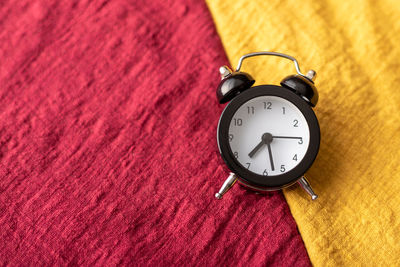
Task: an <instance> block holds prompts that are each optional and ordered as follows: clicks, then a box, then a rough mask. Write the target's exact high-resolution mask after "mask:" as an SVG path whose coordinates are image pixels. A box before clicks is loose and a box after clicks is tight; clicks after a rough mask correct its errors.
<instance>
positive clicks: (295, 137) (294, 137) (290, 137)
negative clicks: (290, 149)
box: [272, 136, 303, 139]
mask: <svg viewBox="0 0 400 267" xmlns="http://www.w3.org/2000/svg"><path fill="white" fill-rule="evenodd" d="M272 138H284V139H302V138H303V137H297V136H272Z"/></svg>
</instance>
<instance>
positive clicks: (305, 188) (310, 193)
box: [298, 176, 318, 200]
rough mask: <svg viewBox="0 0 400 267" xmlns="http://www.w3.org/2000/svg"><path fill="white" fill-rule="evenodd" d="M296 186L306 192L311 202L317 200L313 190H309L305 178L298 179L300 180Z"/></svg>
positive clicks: (309, 186)
mask: <svg viewBox="0 0 400 267" xmlns="http://www.w3.org/2000/svg"><path fill="white" fill-rule="evenodd" d="M298 184H299V185H300V186H301V188H303V189H304V191H306V192H307V194H309V195H310V196H311V199H312V200H316V199H317V198H318V195H317V194H315V192H314V190H313V189H312V188H311V185H310V183H309V182H308V181H307V179H306V177H305V176H303V177H301V178H300V180H299V181H298Z"/></svg>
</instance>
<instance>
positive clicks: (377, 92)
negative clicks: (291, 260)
mask: <svg viewBox="0 0 400 267" xmlns="http://www.w3.org/2000/svg"><path fill="white" fill-rule="evenodd" d="M207 3H208V6H209V8H210V10H211V13H212V15H213V18H214V21H215V23H216V26H217V30H218V33H219V35H220V37H221V39H222V42H223V45H224V48H225V50H226V53H227V55H228V57H229V59H230V62H231V64H232V65H233V66H236V64H237V61H238V59H239V57H240V56H242V55H243V54H246V53H249V52H255V51H263V50H265V51H279V52H283V53H287V54H290V55H292V56H294V57H296V58H297V59H298V61H299V63H300V66H301V68H302V70H303V71H307V70H308V69H315V70H316V71H317V74H318V76H317V79H316V86H317V88H318V89H319V93H320V101H319V103H318V106H317V107H316V109H315V112H316V114H317V116H318V118H319V121H320V126H321V134H322V136H321V138H322V139H321V148H320V152H319V155H318V157H317V160H316V162H315V164H314V165H313V167H312V168H311V169H310V170H309V172H308V173H307V176H308V178H309V180H310V183H311V184H312V186H313V188H314V189H315V191H316V192H317V193H318V194H319V196H320V197H319V199H318V201H316V202H311V201H310V200H309V197H308V196H307V195H306V194H305V193H304V192H302V190H301V189H300V188H298V187H297V188H296V187H291V188H289V189H286V190H284V194H285V196H286V198H287V201H288V203H289V206H290V208H291V212H292V214H293V216H294V218H295V220H296V222H297V224H298V227H299V230H300V233H301V235H302V238H303V240H304V242H305V245H306V248H307V250H308V253H309V256H310V259H311V262H312V263H313V264H314V265H315V266H343V265H352V264H353V265H354V264H356V265H361V266H371V265H373V266H398V265H399V264H400V257H399V255H400V205H399V203H400V194H399V192H400V182H399V181H400V152H399V151H400V138H399V132H400V91H399V88H400V78H399V72H400V63H399V60H398V59H399V58H400V46H399V41H400V39H399V36H400V6H399V5H398V3H397V2H396V1H390V0H385V1H361V0H358V1H333V0H332V1H312V0H304V1H301V2H299V1H296V0H288V1H261V0H259V1H243V0H241V1H228V2H227V1H223V0H208V1H207ZM242 69H243V71H246V72H249V73H251V74H252V76H253V77H255V79H256V81H257V84H262V83H273V84H279V82H280V80H281V79H282V78H283V77H285V76H286V75H289V74H292V73H294V68H293V66H292V63H291V62H285V61H284V60H278V59H274V58H264V59H263V58H257V59H252V60H248V61H247V62H246V63H245V64H244V66H243V68H242Z"/></svg>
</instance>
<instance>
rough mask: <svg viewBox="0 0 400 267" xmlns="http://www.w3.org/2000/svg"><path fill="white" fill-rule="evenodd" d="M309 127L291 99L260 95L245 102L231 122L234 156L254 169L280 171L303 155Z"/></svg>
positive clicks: (271, 173)
mask: <svg viewBox="0 0 400 267" xmlns="http://www.w3.org/2000/svg"><path fill="white" fill-rule="evenodd" d="M309 143H310V130H309V126H308V124H307V121H306V119H305V117H304V115H303V114H302V113H301V112H300V110H299V109H298V108H297V107H296V106H295V105H294V104H292V103H291V102H289V101H288V100H286V99H284V98H281V97H277V96H259V97H255V98H253V99H250V100H249V101H247V102H246V103H244V104H243V105H242V106H240V108H239V109H238V110H237V111H236V112H235V114H234V115H233V117H232V121H231V122H230V125H229V144H230V147H231V150H232V153H233V154H234V156H235V158H236V159H237V160H238V161H239V163H240V164H241V165H242V166H243V167H244V168H246V169H248V170H249V171H251V172H254V173H256V174H259V175H264V176H275V175H281V174H283V173H285V172H288V171H290V170H292V169H293V168H294V167H296V166H297V165H298V164H299V163H300V162H301V160H302V159H303V158H304V156H305V154H306V152H307V149H308V145H309Z"/></svg>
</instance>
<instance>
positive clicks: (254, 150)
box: [249, 140, 264, 158]
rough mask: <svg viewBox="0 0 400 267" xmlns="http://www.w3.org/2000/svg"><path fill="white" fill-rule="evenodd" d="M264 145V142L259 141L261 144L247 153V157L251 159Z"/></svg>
mask: <svg viewBox="0 0 400 267" xmlns="http://www.w3.org/2000/svg"><path fill="white" fill-rule="evenodd" d="M263 145H264V141H263V140H261V142H260V143H259V144H258V145H257V146H256V147H255V148H254V149H253V150H252V151H251V152H250V153H249V157H250V158H252V157H253V156H254V154H256V153H257V151H258V150H259V149H260V148H261V147H262V146H263Z"/></svg>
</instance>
